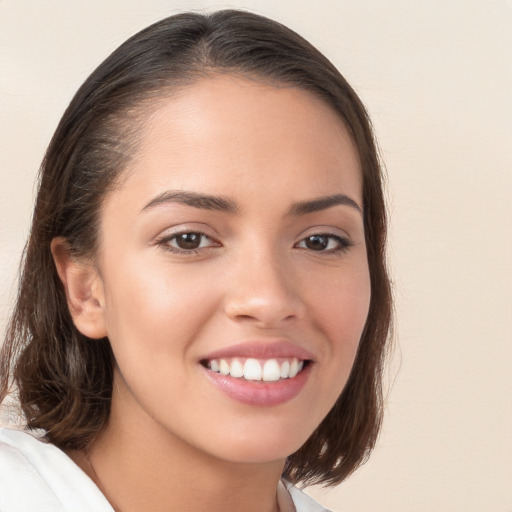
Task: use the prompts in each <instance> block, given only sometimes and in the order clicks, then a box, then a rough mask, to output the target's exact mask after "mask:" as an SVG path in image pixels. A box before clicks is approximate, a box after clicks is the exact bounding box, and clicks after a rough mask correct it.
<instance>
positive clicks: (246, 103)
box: [98, 76, 370, 462]
mask: <svg viewBox="0 0 512 512" xmlns="http://www.w3.org/2000/svg"><path fill="white" fill-rule="evenodd" d="M141 141H142V142H141V146H140V148H139V150H138V152H137V154H136V155H135V158H134V159H133V160H132V161H131V163H130V164H129V166H128V168H127V169H126V171H125V180H124V181H123V183H122V185H121V186H120V188H118V189H117V190H115V191H114V192H112V193H111V194H110V195H109V196H108V197H107V198H106V200H105V202H104V205H103V208H102V212H101V224H100V250H99V255H98V267H99V275H100V276H101V277H99V278H98V280H99V285H100V286H99V287H98V290H99V291H98V297H99V303H100V305H101V308H102V315H103V320H104V329H105V334H106V335H107V336H108V337H109V339H110V342H111V344H112V348H113V351H114V354H115V358H116V361H117V365H118V368H117V369H116V373H115V385H114V393H113V408H114V409H116V410H117V411H118V412H119V414H120V415H121V416H123V415H125V416H126V418H128V419H129V421H130V424H131V425H132V428H135V429H136V428H137V425H142V424H144V425H145V427H144V428H146V430H147V428H148V425H149V428H153V427H154V429H155V432H156V431H158V432H159V434H160V435H161V434H162V433H164V434H165V435H167V436H169V438H172V439H174V440H175V441H176V442H185V443H187V445H188V446H191V447H193V448H194V449H197V450H200V451H201V452H202V453H203V454H204V453H206V454H209V455H212V456H215V457H217V458H221V459H223V460H229V461H237V462H264V461H273V460H278V459H283V458H285V457H286V456H287V455H289V454H290V453H292V452H294V451H295V450H297V449H298V448H299V447H300V446H301V445H302V444H303V443H304V442H305V441H306V440H307V438H308V437H309V436H310V434H311V433H312V432H313V430H314V429H315V428H316V427H317V426H318V424H319V423H320V422H321V421H322V419H323V418H324V417H325V415H326V414H327V413H328V412H329V410H330V409H331V407H332V406H333V404H334V402H335V401H336V399H337V398H338V396H339V395H340V393H341V391H342V389H343V387H344V385H345V383H346V381H347V378H348V376H349V373H350V370H351V368H352V364H353V361H354V357H355V354H356V350H357V347H358V343H359V339H360V337H361V332H362V330H363V327H364V324H365V320H366V317H367V313H368V306H369V301H370V279H369V272H368V263H367V256H366V246H365V237H364V229H363V217H362V213H361V209H362V178H361V170H360V165H359V160H358V157H357V153H356V150H355V148H354V145H353V143H352V141H351V138H350V137H349V134H348V132H347V130H346V129H345V127H344V126H343V124H342V123H341V121H340V120H339V118H338V116H337V115H336V114H335V113H334V112H333V111H332V110H331V109H330V108H329V107H327V106H326V105H325V104H324V103H323V102H321V101H320V100H318V99H316V98H315V97H313V96H312V95H310V94H309V93H307V92H304V91H301V90H299V89H296V88H286V87H281V88H274V87H272V86H268V85H262V84H260V83H256V82H253V81H249V80H246V79H243V78H237V77H233V76H218V77H213V78H207V79H203V80H202V81H199V82H197V83H196V84H195V85H193V86H190V87H188V88H186V89H184V90H182V91H181V92H180V93H178V94H177V95H174V96H173V98H170V99H168V100H165V101H164V102H163V103H162V105H161V106H160V107H159V109H158V110H157V111H156V114H155V115H153V116H152V117H151V118H150V119H149V120H148V123H147V124H146V125H145V127H144V129H143V131H142V133H141ZM301 367H302V369H301ZM297 371H298V373H297V374H296V375H295V373H296V372H297ZM231 374H232V375H231ZM139 420H140V421H139Z"/></svg>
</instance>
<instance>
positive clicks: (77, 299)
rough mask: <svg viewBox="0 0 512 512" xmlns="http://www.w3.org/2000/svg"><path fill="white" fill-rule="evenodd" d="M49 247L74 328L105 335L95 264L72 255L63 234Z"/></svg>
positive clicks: (95, 335)
mask: <svg viewBox="0 0 512 512" xmlns="http://www.w3.org/2000/svg"><path fill="white" fill-rule="evenodd" d="M51 251H52V255H53V261H54V262H55V266H56V267H57V273H58V274H59V277H60V280H61V281H62V284H63V285H64V290H65V292H66V299H67V303H68V307H69V311H70V313H71V317H72V318H73V322H74V324H75V326H76V328H77V329H78V330H79V331H80V332H81V333H82V334H84V335H85V336H87V337H89V338H97V339H99V338H103V337H105V336H107V329H106V321H105V295H104V290H103V281H102V279H101V277H100V275H99V274H98V271H97V269H96V267H95V266H94V265H93V264H92V263H91V262H90V261H80V260H79V259H77V258H75V257H73V256H72V255H71V251H70V248H69V244H68V243H67V241H66V239H65V238H63V237H57V238H54V239H53V240H52V243H51Z"/></svg>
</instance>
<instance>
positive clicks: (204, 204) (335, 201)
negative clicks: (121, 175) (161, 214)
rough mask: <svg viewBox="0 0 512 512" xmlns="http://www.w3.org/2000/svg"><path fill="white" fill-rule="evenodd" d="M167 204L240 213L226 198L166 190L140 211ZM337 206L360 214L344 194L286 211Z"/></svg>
mask: <svg viewBox="0 0 512 512" xmlns="http://www.w3.org/2000/svg"><path fill="white" fill-rule="evenodd" d="M168 203H181V204H185V205H187V206H192V207H194V208H200V209H202V210H214V211H220V212H226V213H231V214H237V213H240V210H241V209H240V207H239V205H238V204H237V203H236V201H234V200H233V199H230V198H228V197H224V196H212V195H208V194H201V193H199V192H188V191H183V190H168V191H166V192H163V193H162V194H159V195H158V196H156V197H155V198H153V199H152V200H151V201H150V202H149V203H148V204H146V206H144V208H142V210H141V211H145V210H148V209H150V208H154V207H155V206H158V205H162V204H168ZM337 205H344V206H350V207H351V208H354V209H355V210H357V211H358V212H359V213H362V209H361V207H360V206H359V205H358V204H357V203H356V202H355V201H354V200H353V199H352V198H350V197H349V196H347V195H345V194H334V195H332V196H322V197H318V198H316V199H311V200H308V201H300V202H298V203H295V204H293V205H292V207H291V208H290V210H289V211H288V215H292V216H301V215H307V214H308V213H314V212H318V211H321V210H326V209H327V208H331V207H333V206H337Z"/></svg>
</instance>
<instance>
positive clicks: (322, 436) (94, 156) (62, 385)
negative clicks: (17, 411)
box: [0, 10, 391, 484]
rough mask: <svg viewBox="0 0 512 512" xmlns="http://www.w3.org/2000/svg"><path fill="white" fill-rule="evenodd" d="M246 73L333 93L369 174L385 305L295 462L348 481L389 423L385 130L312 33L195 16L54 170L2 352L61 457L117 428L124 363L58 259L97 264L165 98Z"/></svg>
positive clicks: (160, 44)
mask: <svg viewBox="0 0 512 512" xmlns="http://www.w3.org/2000/svg"><path fill="white" fill-rule="evenodd" d="M219 72H220V73H233V74H239V75H240V74H242V75H245V76H248V77H251V78H253V79H257V80H263V81H266V82H270V83H272V84H276V85H279V84H283V85H288V86H292V87H297V88H300V89H303V90H306V91H309V92H310V93H312V94H314V95H316V96H317V97H320V98H321V99H322V100H323V101H325V102H326V103H327V104H328V105H329V106H330V107H331V108H332V109H334V110H335V111H336V112H337V113H338V115H339V116H340V117H341V119H342V120H343V121H344V123H345V125H346V126H347V128H348V130H349V131H350V133H351V135H352V137H353V140H354V142H355V145H356V147H357V150H358V153H359V157H360V161H361V166H362V173H363V207H364V227H365V236H366V244H367V251H368V264H369V268H370V276H371V302H370V310H369V314H368V319H367V322H366V326H365V329H364V332H363V335H362V339H361V342H360V346H359V350H358V354H357V357H356V361H355V363H354V367H353V370H352V373H351V375H350V378H349V380H348V382H347V384H346V386H345V388H344V391H343V392H342V394H341V396H340V397H339V398H338V400H337V402H336V404H335V405H334V407H333V408H332V410H331V411H330V412H329V414H328V415H327V417H326V418H325V419H324V420H323V422H322V423H321V424H320V425H319V426H318V428H317V429H316V430H315V431H314V432H313V434H312V435H311V437H310V438H309V439H308V441H307V442H306V443H305V444H304V445H303V446H302V447H301V448H300V449H299V450H298V451H297V452H296V453H294V454H292V455H290V456H289V458H288V460H287V463H286V466H285V470H284V476H285V477H286V478H288V479H289V480H291V481H292V482H294V483H298V482H302V483H303V484H312V483H323V484H336V483H339V482H340V481H341V480H343V479H344V478H345V477H346V476H347V475H349V474H350V473H351V472H352V471H354V469H356V468H357V467H358V466H359V465H360V464H361V463H362V462H364V461H365V460H366V458H367V457H368V455H369V453H370V451H371V449H372V448H373V447H374V445H375V442H376V438H377V435H378V432H379V428H380V424H381V419H382V408H383V404H382V371H383V365H384V357H385V352H386V351H385V349H386V346H387V339H388V331H389V326H390V319H391V293H390V284H389V279H388V275H387V272H386V266H385V241H386V211H385V204H384V198H383V192H382V172H381V169H380V166H379V161H378V157H377V152H376V147H375V143H374V140H373V133H372V129H371V125H370V121H369V119H368V116H367V113H366V111H365V108H364V106H363V105H362V103H361V101H360V100H359V98H358V97H357V95H356V94H355V92H354V91H353V89H352V88H351V87H350V86H349V85H348V83H347V82H346V81H345V79H344V78H343V77H342V76H341V74H340V73H339V72H338V71H337V70H336V68H335V67H334V66H333V65H332V64H331V63H330V62H329V61H328V60H327V59H326V57H324V56H323V55H322V54H321V53H320V52H319V51H318V50H316V49H315V48H314V47H313V46H311V45H310V44H309V43H308V42H307V41H305V40H304V39H303V38H302V37H300V36H299V35H297V34H296V33H295V32H293V31H291V30H290V29H288V28H286V27H284V26H283V25H281V24H279V23H277V22H275V21H272V20H269V19H267V18H264V17H262V16H258V15H255V14H251V13H247V12H241V11H234V10H225V11H218V12H215V13H212V14H206V15H204V14H197V13H184V14H179V15H176V16H171V17H169V18H167V19H164V20H162V21H160V22H158V23H155V24H154V25H152V26H150V27H148V28H146V29H145V30H142V31H141V32H139V33H138V34H136V35H135V36H133V37H132V38H130V39H129V40H128V41H126V42H125V43H124V44H122V45H121V46H120V47H119V48H118V49H117V50H116V51H114V53H112V55H110V56H109V57H108V58H107V59H106V60H105V61H104V62H103V63H102V64H101V65H100V66H99V67H98V68H97V69H96V70H95V71H94V72H93V74H92V75H91V76H90V77H89V78H88V79H87V80H86V82H85V83H84V84H83V85H82V87H81V88H80V89H79V90H78V92H77V93H76V95H75V97H74V98H73V100H72V101H71V103H70V105H69V107H68V108H67V110H66V112H65V113H64V116H63V118H62V120H61V122H60V124H59V126H58V128H57V130H56V132H55V135H54V136H53V138H52V141H51V143H50V145H49V148H48V150H47V153H46V156H45V158H44V161H43V163H42V167H41V171H40V178H39V192H38V196H37V201H36V206H35V211H34V217H33V223H32V230H31V234H30V238H29V240H28V244H27V247H26V251H25V255H24V262H23V267H22V274H21V281H20V287H19V293H18V298H17V304H16V308H15V310H14V313H13V315H12V318H11V321H10V324H9V327H8V330H7V335H6V341H5V343H4V346H3V348H2V355H1V361H0V364H1V367H0V370H1V376H0V400H2V399H4V398H5V396H6V395H7V393H8V392H9V390H10V389H11V387H12V385H13V384H14V385H15V386H16V388H17V394H18V399H19V403H20V405H21V409H22V411H23V413H24V416H25V418H26V421H27V426H28V427H29V428H31V429H36V428H41V429H44V431H45V435H46V437H47V439H48V440H49V441H51V442H52V443H54V444H55V445H57V446H59V447H61V448H84V447H85V446H87V444H88V443H89V442H90V441H91V440H92V439H94V437H95V435H96V434H97V433H98V432H99V430H100V429H101V428H102V426H103V425H104V424H105V422H106V420H107V419H108V415H109V410H110V400H111V392H112V375H113V365H114V358H113V354H112V351H111V348H110V345H109V342H108V339H103V340H97V341H95V342H94V343H91V342H90V340H89V339H88V338H86V337H85V336H84V335H82V334H81V333H80V332H79V331H78V330H77V329H76V327H75V326H74V324H73V321H72V319H71V316H70V313H69V310H68V306H67V303H66V297H65V293H64V289H63V286H62V284H61V282H60V280H59V277H58V275H57V272H56V269H55V265H54V262H53V259H52V255H51V251H50V243H51V241H52V239H53V238H54V237H57V236H60V237H64V238H65V239H66V240H67V243H68V244H69V247H70V249H71V251H72V254H74V255H76V256H84V255H89V256H90V255H94V252H95V249H96V243H97V240H96V238H97V225H98V212H99V207H100V205H101V202H102V200H103V199H104V197H105V194H107V193H108V191H109V190H111V189H112V188H113V187H115V185H116V182H117V180H118V178H119V176H120V174H121V173H122V171H123V168H124V167H125V165H126V163H127V161H128V160H129V158H130V156H131V154H133V152H134V150H135V147H136V145H137V136H136V135H137V128H138V127H139V126H140V123H141V122H142V121H143V120H144V119H145V118H147V116H148V112H149V109H151V108H154V105H155V100H156V99H158V98H160V97H162V94H163V93H164V92H165V91H170V92H172V91H173V90H175V89H176V88H177V87H182V86H186V84H187V83H191V82H192V81H194V80H196V79H197V78H198V77H200V76H204V75H208V74H210V73H219Z"/></svg>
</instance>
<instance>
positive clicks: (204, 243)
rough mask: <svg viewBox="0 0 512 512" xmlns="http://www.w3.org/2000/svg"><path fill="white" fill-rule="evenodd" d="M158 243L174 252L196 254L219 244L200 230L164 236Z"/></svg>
mask: <svg viewBox="0 0 512 512" xmlns="http://www.w3.org/2000/svg"><path fill="white" fill-rule="evenodd" d="M157 243H158V245H161V246H162V247H163V248H164V249H166V250H168V251H170V252H172V253H175V254H184V255H187V254H196V253H197V252H198V251H199V250H200V249H204V248H207V247H215V246H218V245H219V244H218V243H216V242H214V241H213V240H212V239H211V238H210V237H209V236H208V235H205V234H204V233H201V232H200V231H184V232H182V233H175V234H173V235H168V236H164V237H162V238H161V239H160V240H158V241H157Z"/></svg>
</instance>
